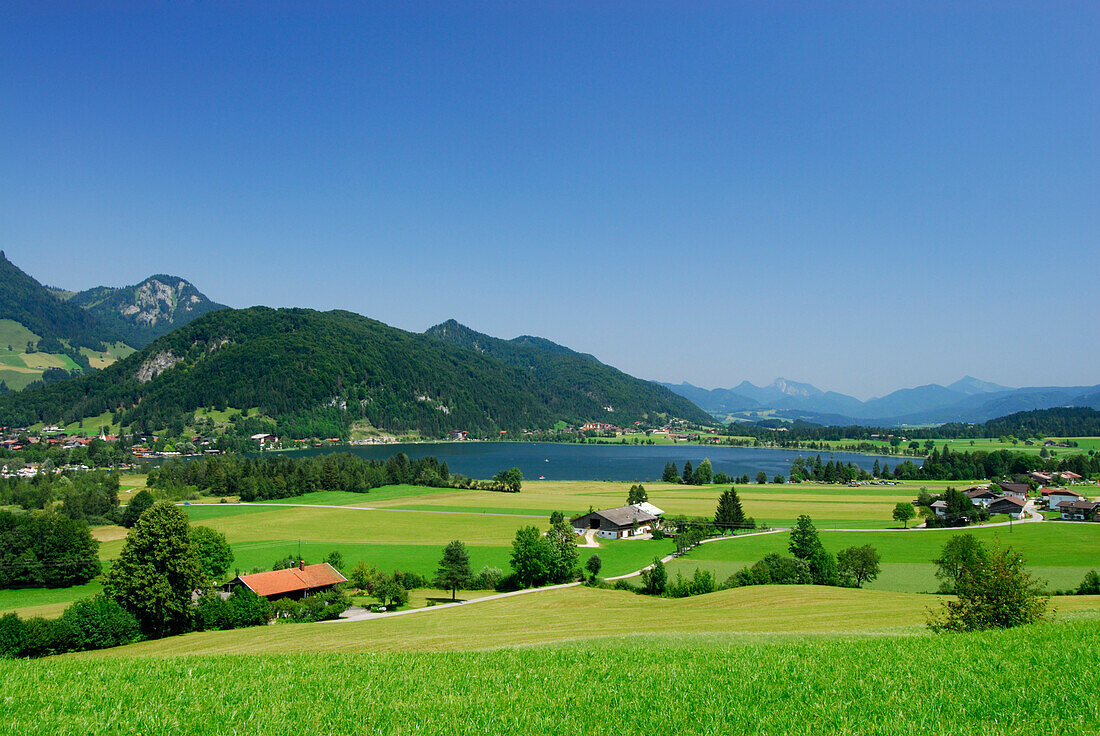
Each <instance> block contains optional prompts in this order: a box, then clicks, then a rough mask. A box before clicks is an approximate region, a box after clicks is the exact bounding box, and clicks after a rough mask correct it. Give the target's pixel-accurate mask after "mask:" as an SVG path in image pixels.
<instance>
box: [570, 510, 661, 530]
mask: <svg viewBox="0 0 1100 736" xmlns="http://www.w3.org/2000/svg"><path fill="white" fill-rule="evenodd" d="M663 513H665V512H664V511H662V510H661V509H659V508H657V507H656V506H654V505H653V504H651V503H649V502H648V501H643V502H642V503H634V504H630V505H629V506H619V507H617V508H613V509H602V510H600V511H589V512H588V513H587V514H584V515H583V516H578V517H577V518H575V519H572V520H571V521H570V523H571V524H572V525H573V531H574V532H576V534H577V536H578V537H583V536H584V535H585V534H587V533H588V532H589V531H591V530H595V531H596V536H597V537H602V538H604V539H627V538H629V537H638V536H641V535H643V534H652V533H653V530H654V529H656V528H657V527H658V526H660V525H661V515H662V514H663Z"/></svg>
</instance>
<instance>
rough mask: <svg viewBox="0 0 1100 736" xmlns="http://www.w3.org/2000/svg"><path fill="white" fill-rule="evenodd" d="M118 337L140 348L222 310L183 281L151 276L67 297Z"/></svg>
mask: <svg viewBox="0 0 1100 736" xmlns="http://www.w3.org/2000/svg"><path fill="white" fill-rule="evenodd" d="M68 301H69V303H70V304H72V305H74V306H77V307H80V308H82V309H85V310H87V311H88V312H89V313H91V314H93V315H95V316H96V318H98V319H99V320H100V321H101V322H102V323H103V324H104V325H106V326H107V327H109V328H110V329H111V330H113V331H114V332H117V333H118V334H120V335H121V336H122V338H123V340H125V342H126V343H127V344H128V345H131V346H132V347H135V348H143V347H145V346H146V345H148V344H149V343H150V342H152V341H153V340H155V339H156V338H158V337H160V336H161V335H165V334H167V333H169V332H171V331H172V330H174V329H176V328H177V327H180V326H182V325H185V324H187V323H188V322H190V321H191V320H193V319H197V318H198V317H201V316H202V315H204V314H206V313H207V312H212V311H214V310H216V309H225V308H226V307H225V305H224V304H218V303H216V302H213V301H211V300H210V299H208V298H207V297H206V295H205V294H203V293H202V292H201V291H199V290H198V289H196V288H195V285H194V284H192V283H191V282H190V281H188V280H187V279H183V278H180V277H179V276H169V275H167V274H155V275H153V276H150V277H149V278H147V279H145V280H144V281H142V282H140V283H138V284H134V285H133V286H122V287H114V286H96V287H94V288H91V289H86V290H84V291H81V292H78V293H76V294H73V295H71V296H70V297H68Z"/></svg>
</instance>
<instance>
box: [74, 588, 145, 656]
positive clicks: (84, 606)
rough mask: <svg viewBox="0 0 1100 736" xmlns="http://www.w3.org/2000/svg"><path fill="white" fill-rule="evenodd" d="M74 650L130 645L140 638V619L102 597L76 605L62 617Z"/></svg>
mask: <svg viewBox="0 0 1100 736" xmlns="http://www.w3.org/2000/svg"><path fill="white" fill-rule="evenodd" d="M61 619H62V621H64V623H65V624H66V625H67V626H68V628H69V631H70V632H71V636H72V643H73V648H74V649H105V648H107V647H117V646H121V645H123V644H129V643H130V642H132V641H134V640H135V639H137V637H138V633H139V630H138V629H139V627H138V622H137V619H136V618H134V617H133V615H132V614H130V612H129V611H126V610H125V609H123V608H122V606H120V605H118V603H115V602H114V601H113V600H111V599H110V598H107V597H106V596H104V595H102V594H100V595H97V596H95V597H94V598H89V599H87V600H83V601H77V602H76V603H74V604H72V605H71V606H69V607H68V608H66V609H65V612H64V613H63V614H61Z"/></svg>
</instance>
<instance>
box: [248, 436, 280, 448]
mask: <svg viewBox="0 0 1100 736" xmlns="http://www.w3.org/2000/svg"><path fill="white" fill-rule="evenodd" d="M249 439H250V440H252V441H253V442H259V443H260V447H263V446H264V445H274V444H277V443H278V442H279V438H278V437H276V436H275V435H273V434H254V435H252V436H251V437H249Z"/></svg>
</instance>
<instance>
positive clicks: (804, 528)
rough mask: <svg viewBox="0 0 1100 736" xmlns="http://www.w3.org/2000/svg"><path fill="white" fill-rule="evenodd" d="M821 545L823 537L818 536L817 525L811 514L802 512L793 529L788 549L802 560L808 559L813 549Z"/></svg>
mask: <svg viewBox="0 0 1100 736" xmlns="http://www.w3.org/2000/svg"><path fill="white" fill-rule="evenodd" d="M820 546H821V539H820V538H819V537H818V536H817V527H815V526H814V522H813V520H812V519H810V517H809V516H807V515H806V514H802V515H801V516H799V517H798V519H797V520H796V521H795V523H794V529H791V538H790V542H788V544H787V550H788V551H790V553H791V554H792V555H794V556H795V557H797V558H798V559H800V560H808V559H810V555H811V554H813V551H814V550H815V549H817V548H818V547H820Z"/></svg>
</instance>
